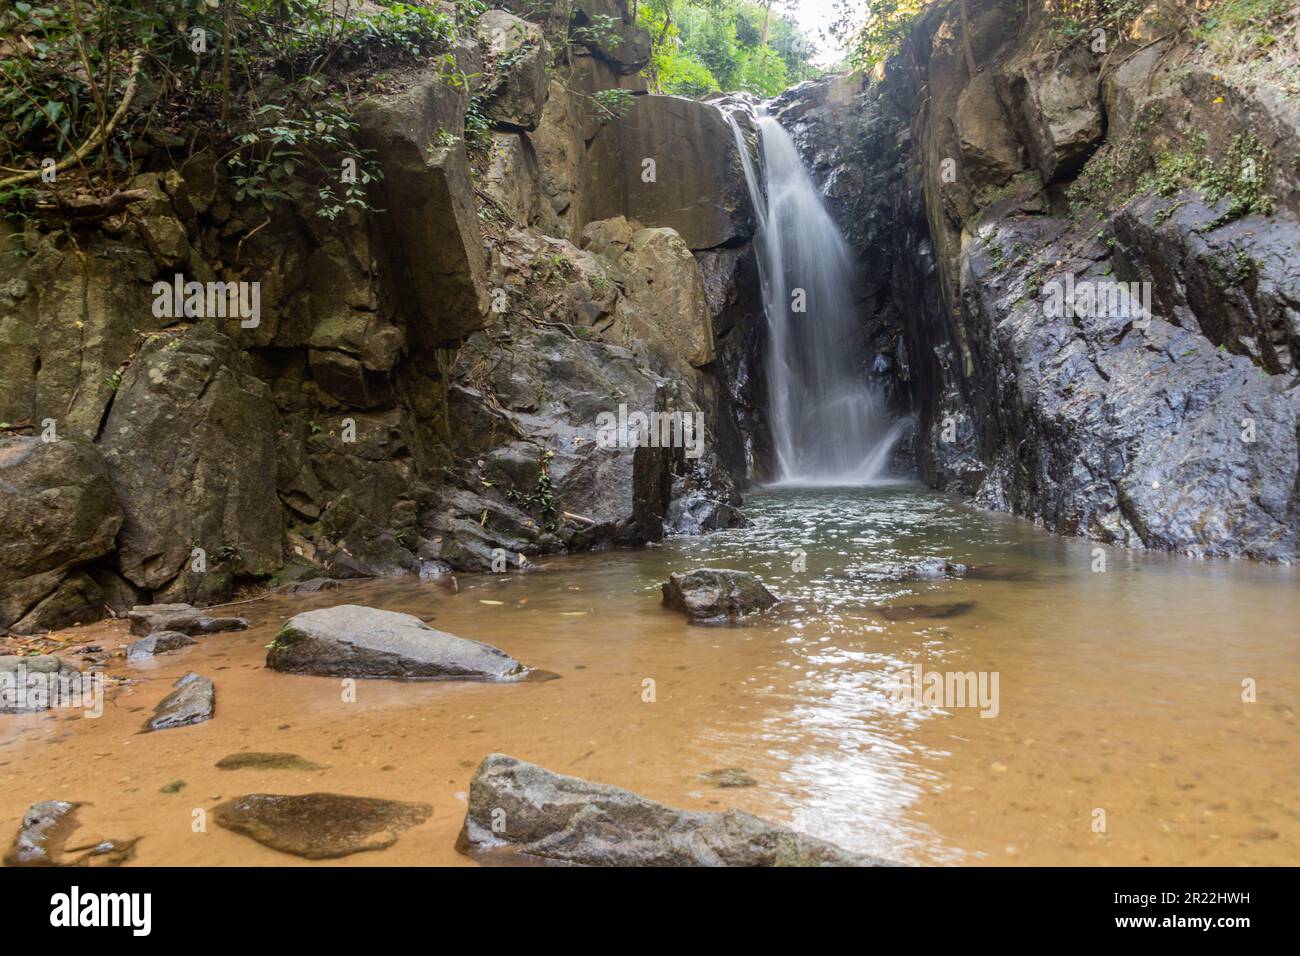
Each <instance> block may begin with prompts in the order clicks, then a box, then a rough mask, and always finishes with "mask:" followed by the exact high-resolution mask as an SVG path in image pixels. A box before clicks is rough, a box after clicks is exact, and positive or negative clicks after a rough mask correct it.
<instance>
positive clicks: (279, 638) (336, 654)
mask: <svg viewBox="0 0 1300 956" xmlns="http://www.w3.org/2000/svg"><path fill="white" fill-rule="evenodd" d="M266 666H267V667H270V668H272V669H274V670H278V671H287V672H289V673H292V674H318V675H323V676H326V677H396V678H407V679H416V680H419V679H423V680H434V679H454V680H518V679H520V678H522V677H524V676H526V675H527V674H528V668H526V667H524V665H523V664H521V663H519V662H518V661H517V660H515V659H514V658H513V657H511V656H510V655H509V654H506V653H505V652H504V651H501V650H498V649H497V648H495V647H492V646H491V645H490V644H480V643H479V642H478V641H469V640H465V639H464V638H460V637H456V636H455V635H454V634H448V633H446V632H445V631H438V630H434V629H433V628H431V627H429V625H427V624H425V623H424V622H423V621H421V620H420V619H419V618H418V617H414V616H412V615H410V614H399V613H397V612H395V611H381V610H378V609H377V608H372V607H361V606H360V605H356V604H342V605H340V606H338V607H330V608H324V609H322V610H319V611H305V612H303V613H302V614H295V615H294V616H293V617H291V618H290V619H289V620H288V621H287V622H286V623H285V625H284V627H283V628H282V629H281V631H280V633H279V634H278V635H276V638H275V642H274V643H273V644H272V645H271V649H270V651H269V652H268V653H267V655H266Z"/></svg>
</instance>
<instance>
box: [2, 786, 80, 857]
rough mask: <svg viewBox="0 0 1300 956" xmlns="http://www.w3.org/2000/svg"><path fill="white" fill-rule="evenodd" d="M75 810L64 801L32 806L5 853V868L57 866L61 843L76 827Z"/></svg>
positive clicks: (73, 805)
mask: <svg viewBox="0 0 1300 956" xmlns="http://www.w3.org/2000/svg"><path fill="white" fill-rule="evenodd" d="M76 810H77V804H75V803H70V802H68V801H67V800H45V801H42V802H41V803H34V804H32V806H31V808H30V809H29V810H28V811H27V812H26V813H25V814H23V820H22V824H21V826H20V828H19V830H18V835H17V836H16V837H14V842H13V847H12V848H11V849H10V850H9V852H8V853H6V854H5V861H4V862H5V866H57V865H58V858H59V854H60V853H61V852H62V850H63V844H64V842H66V840H67V839H68V836H69V835H70V834H71V833H72V831H73V830H75V829H76V828H77V817H76Z"/></svg>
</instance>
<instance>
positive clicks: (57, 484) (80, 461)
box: [0, 437, 122, 633]
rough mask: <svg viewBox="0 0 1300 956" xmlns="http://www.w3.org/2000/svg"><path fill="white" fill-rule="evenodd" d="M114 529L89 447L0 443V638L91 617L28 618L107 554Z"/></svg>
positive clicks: (115, 512) (112, 510)
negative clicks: (80, 570)
mask: <svg viewBox="0 0 1300 956" xmlns="http://www.w3.org/2000/svg"><path fill="white" fill-rule="evenodd" d="M121 525H122V507H121V505H120V504H119V502H118V498H117V495H116V493H115V492H114V491H113V486H112V484H111V483H110V482H109V478H108V469H107V467H106V466H105V464H104V459H103V457H102V456H101V455H100V453H99V451H98V450H97V449H96V448H95V447H94V446H93V445H91V444H89V443H88V442H86V441H84V440H83V439H79V438H73V437H65V438H60V439H58V440H55V441H51V442H44V441H41V440H40V439H39V438H17V437H16V438H0V630H3V629H4V628H12V629H13V630H15V631H17V632H18V633H26V632H27V631H28V630H29V629H31V630H35V629H43V628H42V627H40V625H42V624H43V625H44V626H45V627H62V626H65V625H67V624H71V623H72V622H73V620H76V619H78V615H79V614H80V615H81V616H80V618H79V619H80V620H83V621H86V620H93V619H94V618H96V617H98V616H99V614H98V613H94V614H93V615H92V616H89V617H88V616H85V615H86V611H85V610H84V609H78V608H76V607H72V608H68V609H67V610H66V611H64V612H63V613H59V614H53V613H49V612H37V613H35V614H34V613H33V612H34V609H36V608H38V606H39V605H40V604H41V602H42V601H44V600H46V599H47V598H49V597H50V596H51V595H53V594H55V593H56V592H57V591H59V590H60V588H61V586H62V587H64V588H67V587H70V586H72V585H75V584H76V583H77V582H79V581H81V579H82V578H84V575H78V574H76V572H75V571H74V569H75V568H76V567H78V566H79V565H84V564H86V563H87V562H90V561H93V560H95V559H96V558H100V557H103V556H104V555H106V554H109V553H111V552H112V550H113V541H114V537H115V536H116V534H117V531H118V529H119V528H120V527H121ZM70 578H72V579H73V580H72V581H71V582H69V579H70ZM65 582H69V583H65ZM92 584H93V582H92ZM96 590H97V589H96ZM91 597H92V598H93V597H94V595H93V594H92V595H91ZM94 610H95V611H96V612H98V608H97V607H96V608H94ZM25 618H26V619H27V620H26V621H25V620H24V619H25ZM42 618H43V620H41V619H42Z"/></svg>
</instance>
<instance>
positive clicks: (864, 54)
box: [831, 0, 930, 70]
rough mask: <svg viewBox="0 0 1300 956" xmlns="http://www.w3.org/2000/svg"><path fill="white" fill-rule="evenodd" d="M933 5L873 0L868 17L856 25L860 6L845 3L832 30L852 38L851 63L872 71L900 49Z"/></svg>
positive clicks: (907, 0)
mask: <svg viewBox="0 0 1300 956" xmlns="http://www.w3.org/2000/svg"><path fill="white" fill-rule="evenodd" d="M929 6H930V0H872V2H871V4H870V6H869V7H868V9H867V16H866V19H865V20H864V21H863V22H862V24H861V26H856V25H855V24H856V16H857V10H858V8H857V7H856V5H855V4H853V3H841V4H839V11H840V16H839V19H838V21H837V22H836V23H835V24H833V25H832V27H831V30H832V32H833V33H835V34H837V35H838V36H840V37H844V38H846V39H848V40H849V44H848V45H849V56H848V61H849V64H850V65H851V66H853V67H854V68H856V69H864V70H869V69H872V68H874V67H875V66H876V65H877V64H879V63H881V62H883V61H884V60H886V59H888V58H889V57H890V56H891V55H892V54H893V53H894V52H895V51H896V50H897V49H898V45H899V43H901V42H902V40H903V38H904V37H905V36H907V35H908V33H910V32H911V30H912V27H913V26H914V25H915V24H916V22H917V20H919V19H920V18H921V16H922V15H923V14H924V13H925V12H926V9H927V8H928V7H929Z"/></svg>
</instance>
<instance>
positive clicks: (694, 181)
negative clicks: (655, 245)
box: [586, 96, 753, 250]
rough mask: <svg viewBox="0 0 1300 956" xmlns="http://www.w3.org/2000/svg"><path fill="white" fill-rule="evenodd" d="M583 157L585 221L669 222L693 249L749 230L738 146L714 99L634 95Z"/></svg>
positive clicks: (731, 241) (737, 237) (730, 240)
mask: <svg viewBox="0 0 1300 956" xmlns="http://www.w3.org/2000/svg"><path fill="white" fill-rule="evenodd" d="M649 160H653V164H650V163H648V162H647V161H649ZM588 162H589V171H588V180H589V182H590V184H591V187H592V189H593V190H594V192H593V195H592V196H591V199H590V202H589V205H588V207H587V211H586V216H587V220H588V221H589V222H590V221H593V220H597V219H608V218H610V217H612V216H619V215H623V216H627V217H628V218H634V219H637V220H640V222H642V223H643V224H645V225H646V226H650V227H655V226H669V227H671V228H673V229H675V230H677V232H678V234H679V235H680V236H681V237H682V239H683V240H685V242H686V244H687V246H689V247H690V248H691V249H692V250H700V249H709V248H713V247H715V246H722V245H728V244H735V243H739V242H741V241H743V240H745V239H748V238H749V237H750V235H752V233H753V227H752V218H753V210H752V209H751V205H750V201H749V193H748V191H747V189H746V186H745V175H744V170H743V169H742V168H741V163H740V152H739V149H738V148H737V146H736V141H735V137H734V135H733V133H732V131H731V128H730V127H729V126H728V125H727V122H726V120H725V119H724V117H723V114H722V111H721V110H719V109H718V108H717V107H716V106H713V105H711V104H708V103H701V102H698V101H695V100H688V99H683V98H681V97H676V96H639V97H637V98H636V99H635V101H634V102H633V104H632V107H631V109H629V110H628V112H627V113H625V114H623V115H622V116H619V117H617V118H616V119H613V120H611V121H609V122H608V123H606V124H605V125H604V126H603V127H602V128H601V130H600V132H598V133H597V134H596V137H595V139H594V140H592V143H591V147H590V149H589V151H588Z"/></svg>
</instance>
